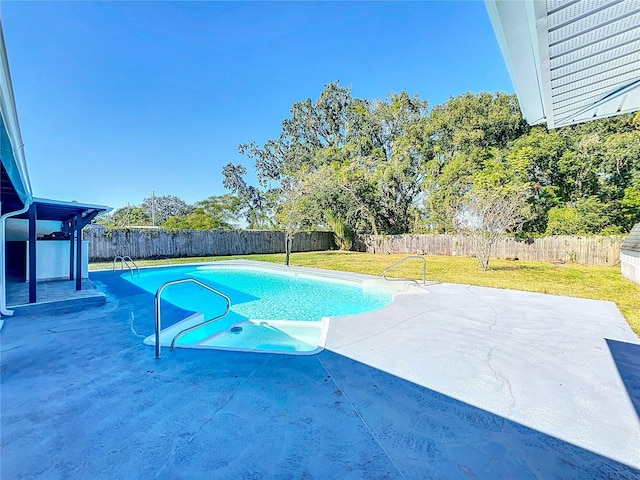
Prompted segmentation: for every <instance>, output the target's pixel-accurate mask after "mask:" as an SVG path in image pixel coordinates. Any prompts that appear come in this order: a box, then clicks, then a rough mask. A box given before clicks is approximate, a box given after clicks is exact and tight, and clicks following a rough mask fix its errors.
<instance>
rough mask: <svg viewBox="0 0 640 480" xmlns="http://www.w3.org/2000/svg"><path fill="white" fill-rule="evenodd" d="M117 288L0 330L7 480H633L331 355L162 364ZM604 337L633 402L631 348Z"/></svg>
mask: <svg viewBox="0 0 640 480" xmlns="http://www.w3.org/2000/svg"><path fill="white" fill-rule="evenodd" d="M108 277H109V275H105V276H104V278H103V276H101V275H96V276H95V277H94V278H95V280H96V281H100V282H103V285H104V286H105V287H108V286H110V287H109V288H107V291H108V293H109V298H110V299H111V301H110V302H108V303H107V304H106V305H105V306H103V307H99V308H95V309H92V310H90V311H84V312H78V313H75V314H69V315H67V316H58V317H55V318H53V317H42V318H35V317H34V318H31V317H26V318H24V319H18V320H19V321H12V322H11V323H10V324H9V325H8V328H5V329H4V330H3V332H2V341H3V343H2V358H1V362H0V365H1V368H2V370H1V372H2V375H1V377H0V382H1V384H2V404H1V409H2V411H1V415H0V422H1V427H2V428H1V429H0V435H1V444H2V478H7V479H9V478H34V479H52V478H64V479H69V480H73V479H83V480H84V479H86V478H93V479H96V480H98V479H113V478H135V479H141V480H145V479H152V478H171V479H183V478H184V479H239V478H256V479H258V478H261V479H302V478H317V479H365V478H366V479H416V480H418V479H420V480H422V479H427V478H434V479H458V478H459V479H468V478H476V479H518V480H519V479H587V480H588V479H608V478H616V479H638V478H640V471H639V470H637V469H636V468H633V467H631V466H629V465H626V464H624V463H622V462H621V461H617V460H614V459H612V458H608V457H607V456H604V455H601V454H599V453H597V452H593V451H590V450H589V449H588V448H585V447H584V445H576V444H574V443H571V442H570V441H566V440H563V439H560V438H557V437H556V436H553V435H549V434H548V433H545V432H542V431H539V430H536V429H535V428H532V427H530V426H525V425H522V424H520V423H517V422H514V421H512V420H509V419H507V418H505V417H502V416H500V415H496V414H494V413H492V412H489V411H487V410H484V409H481V408H478V407H476V406H474V405H471V404H469V403H465V402H462V401H460V400H458V399H456V398H453V397H451V396H447V395H444V394H442V393H439V392H437V391H435V390H432V389H429V388H426V387H424V386H421V385H418V384H416V383H413V382H410V381H408V380H405V379H403V378H401V377H399V376H396V375H392V374H390V373H387V372H385V371H383V370H381V369H379V368H374V367H372V366H370V365H367V364H365V363H362V362H359V361H357V360H356V359H352V358H349V357H346V356H344V355H340V354H337V353H334V352H331V351H327V350H325V351H323V352H321V353H320V354H318V355H315V356H307V357H299V356H286V355H273V354H257V353H238V352H222V351H214V350H208V351H198V350H184V349H183V350H179V351H176V352H169V351H166V354H165V355H164V356H163V358H162V359H161V360H155V359H154V358H153V348H152V347H145V346H143V345H142V344H141V339H140V338H136V336H134V335H133V334H132V332H133V329H131V328H130V326H131V322H132V317H133V318H139V319H140V322H141V323H140V325H139V326H140V328H141V329H149V327H150V326H151V325H152V318H153V316H152V313H151V315H149V312H148V305H147V304H148V303H151V304H152V302H149V299H150V298H151V299H152V295H151V294H149V293H148V292H144V291H142V293H141V292H139V291H138V292H136V291H134V290H133V289H132V287H131V285H130V284H129V285H128V289H127V290H128V292H125V291H123V292H122V294H123V296H122V297H118V296H117V295H116V291H119V290H118V289H119V288H120V287H119V285H118V281H117V280H114V279H112V278H108ZM127 283H128V282H127ZM120 302H126V305H127V308H126V309H125V308H123V306H124V305H125V304H123V303H120ZM36 320H37V321H36ZM80 329H86V334H84V335H80V332H81V331H82V330H80ZM87 338H90V340H91V341H87ZM608 342H609V348H610V349H611V352H612V355H613V356H614V358H616V364H617V365H618V369H619V370H620V371H621V376H622V377H623V379H625V378H626V379H625V380H624V381H625V384H626V385H627V389H628V390H629V391H630V396H631V397H632V398H634V399H635V400H634V402H637V400H638V394H637V392H638V390H637V385H638V383H639V382H638V381H637V376H636V375H637V372H638V370H637V366H638V363H637V362H638V357H637V354H638V350H637V347H638V346H637V345H631V344H627V343H623V342H615V341H608ZM634 379H635V380H634ZM627 382H630V383H629V384H627ZM634 384H635V386H634ZM635 405H636V409H637V403H635ZM603 415H606V412H603ZM584 441H585V442H589V439H588V438H587V439H584ZM43 459H46V461H43Z"/></svg>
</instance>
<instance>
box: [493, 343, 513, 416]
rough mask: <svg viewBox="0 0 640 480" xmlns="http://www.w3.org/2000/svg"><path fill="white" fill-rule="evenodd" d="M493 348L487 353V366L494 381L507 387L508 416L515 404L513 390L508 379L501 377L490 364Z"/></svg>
mask: <svg viewBox="0 0 640 480" xmlns="http://www.w3.org/2000/svg"><path fill="white" fill-rule="evenodd" d="M495 348H496V347H491V348H490V349H489V351H488V352H487V366H488V367H489V369H490V370H491V371H492V372H493V375H494V377H495V378H496V380H498V381H500V382H502V383H504V384H505V385H506V386H507V389H508V390H509V396H510V397H511V402H510V403H509V405H508V406H507V414H510V413H511V412H512V410H513V409H514V408H515V406H516V403H517V401H516V396H515V395H514V394H513V390H512V388H511V382H510V381H509V379H508V378H507V377H505V376H504V375H502V374H501V373H499V372H498V371H497V370H496V369H495V368H494V367H493V365H492V364H491V361H492V360H493V351H494V350H495Z"/></svg>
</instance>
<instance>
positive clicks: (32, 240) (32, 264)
mask: <svg viewBox="0 0 640 480" xmlns="http://www.w3.org/2000/svg"><path fill="white" fill-rule="evenodd" d="M36 219H37V211H36V204H35V203H32V204H31V206H30V207H29V267H28V268H29V303H36V301H37V294H36V288H37V285H36V275H37V272H36V262H37V259H36V240H37V235H36V233H37V222H36Z"/></svg>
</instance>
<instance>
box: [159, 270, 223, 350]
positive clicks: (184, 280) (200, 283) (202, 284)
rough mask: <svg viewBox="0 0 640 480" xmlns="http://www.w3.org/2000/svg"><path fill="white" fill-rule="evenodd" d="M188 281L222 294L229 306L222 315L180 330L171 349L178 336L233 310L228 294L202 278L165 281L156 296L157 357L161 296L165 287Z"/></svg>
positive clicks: (174, 345) (173, 343) (160, 328)
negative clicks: (201, 279) (202, 280)
mask: <svg viewBox="0 0 640 480" xmlns="http://www.w3.org/2000/svg"><path fill="white" fill-rule="evenodd" d="M186 282H192V283H195V284H196V285H199V286H201V287H203V288H205V289H207V290H209V291H211V292H213V293H215V294H217V295H219V296H221V297H222V298H224V299H225V300H226V301H227V308H226V309H225V311H224V313H223V314H222V315H218V316H217V317H213V318H211V319H209V320H205V321H204V322H201V323H198V324H197V325H192V326H191V327H188V328H185V329H184V330H182V331H180V332H178V334H177V335H176V336H175V337H173V340H172V341H171V351H174V350H175V347H176V341H177V340H178V338H180V337H181V336H183V335H186V334H187V333H189V332H191V331H193V330H195V329H196V328H200V327H203V326H205V325H208V324H210V323H211V322H215V321H216V320H220V319H221V318H223V317H226V316H227V314H228V313H229V311H230V310H231V299H230V298H229V297H228V296H226V295H225V294H224V293H222V292H220V291H218V290H216V289H215V288H213V287H211V286H209V285H207V284H206V283H203V282H201V281H200V280H196V279H195V278H191V277H187V278H181V279H178V280H169V281H168V282H165V283H163V284H162V285H161V286H160V288H158V290H157V291H156V297H155V316H156V321H155V327H156V332H155V333H156V358H160V331H161V330H162V318H161V310H160V303H161V302H160V300H161V298H160V297H161V296H162V292H163V291H164V289H165V288H167V287H169V286H171V285H177V284H179V283H186Z"/></svg>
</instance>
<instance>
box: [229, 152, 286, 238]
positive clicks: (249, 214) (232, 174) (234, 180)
mask: <svg viewBox="0 0 640 480" xmlns="http://www.w3.org/2000/svg"><path fill="white" fill-rule="evenodd" d="M246 173H247V169H246V168H245V167H244V166H243V165H234V164H233V163H227V164H226V165H225V166H224V167H223V169H222V174H223V175H224V180H223V182H222V183H223V185H224V187H225V188H227V189H229V190H231V191H232V192H233V193H234V194H235V198H236V203H235V209H236V211H237V212H238V213H240V214H241V215H243V216H244V217H245V220H246V222H247V226H248V228H252V229H258V228H269V227H271V226H272V225H273V222H272V221H271V218H270V215H269V213H270V211H271V210H272V208H273V200H272V199H273V196H274V192H273V191H267V192H264V191H262V190H261V189H259V188H256V187H253V186H251V185H247V183H246V182H245V180H244V176H245V175H246Z"/></svg>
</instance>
